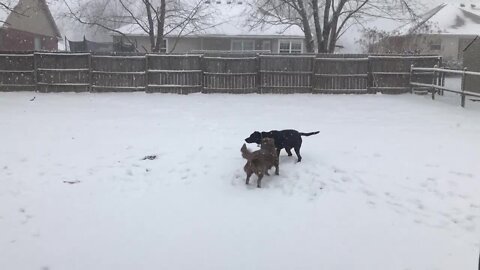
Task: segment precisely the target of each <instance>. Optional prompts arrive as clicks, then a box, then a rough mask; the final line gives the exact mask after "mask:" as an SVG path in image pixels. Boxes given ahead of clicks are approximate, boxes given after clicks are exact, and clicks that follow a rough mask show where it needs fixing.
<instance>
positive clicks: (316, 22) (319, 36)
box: [312, 0, 323, 52]
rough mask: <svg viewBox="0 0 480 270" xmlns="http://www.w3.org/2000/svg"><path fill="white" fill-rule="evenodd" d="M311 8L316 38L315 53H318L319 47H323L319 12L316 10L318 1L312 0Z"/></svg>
mask: <svg viewBox="0 0 480 270" xmlns="http://www.w3.org/2000/svg"><path fill="white" fill-rule="evenodd" d="M312 7H313V21H314V25H315V35H316V36H317V52H321V51H320V46H323V41H322V28H321V26H320V16H319V14H320V11H319V10H318V0H312Z"/></svg>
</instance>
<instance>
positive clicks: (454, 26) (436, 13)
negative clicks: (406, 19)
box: [398, 3, 480, 35]
mask: <svg viewBox="0 0 480 270" xmlns="http://www.w3.org/2000/svg"><path fill="white" fill-rule="evenodd" d="M479 7H480V6H479ZM423 17H424V21H425V20H426V21H428V23H429V25H431V27H432V31H433V33H442V34H455V35H478V34H480V30H479V28H480V14H478V12H477V11H476V10H475V9H472V8H471V6H465V7H461V6H460V5H459V4H453V3H452V4H441V5H439V6H437V7H435V8H434V9H432V10H431V11H429V12H427V13H425V14H424V15H423ZM422 23H423V21H422ZM415 30H416V25H413V26H412V24H407V25H405V26H403V27H401V28H400V29H399V30H398V31H399V32H400V33H405V34H406V33H409V32H411V31H415Z"/></svg>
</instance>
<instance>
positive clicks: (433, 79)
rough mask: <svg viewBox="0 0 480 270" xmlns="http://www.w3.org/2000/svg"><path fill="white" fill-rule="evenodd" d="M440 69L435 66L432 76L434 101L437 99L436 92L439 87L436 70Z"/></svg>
mask: <svg viewBox="0 0 480 270" xmlns="http://www.w3.org/2000/svg"><path fill="white" fill-rule="evenodd" d="M437 68H438V65H435V66H433V75H432V100H434V99H435V92H436V91H437V88H436V87H435V86H436V85H437V76H436V75H437V72H436V69H437Z"/></svg>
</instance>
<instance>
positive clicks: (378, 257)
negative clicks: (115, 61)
mask: <svg viewBox="0 0 480 270" xmlns="http://www.w3.org/2000/svg"><path fill="white" fill-rule="evenodd" d="M34 96H36V98H35V99H34V100H33V101H31V99H32V98H33V97H34ZM457 97H458V96H453V97H449V96H446V97H439V98H437V100H435V101H432V100H430V96H416V95H408V94H407V95H400V96H389V95H363V96H361V95H341V96H334V95H202V94H194V95H189V96H179V95H162V94H158V95H157V94H143V93H137V94H132V93H128V94H67V93H65V94H38V93H28V92H24V93H0V142H1V152H0V254H1V255H0V269H16V270H23V269H25V270H26V269H39V270H40V269H43V270H45V269H49V270H55V269H79V270H80V269H98V270H103V269H116V270H120V269H125V270H127V269H128V270H129V269H197V270H198V269H208V270H212V269H239V270H240V269H339V270H343V269H365V270H372V269H379V270H380V269H389V270H391V269H399V270H407V269H410V270H413V269H422V270H424V269H445V270H447V269H448V270H450V269H476V267H477V264H478V254H479V249H480V246H479V243H480V237H479V233H480V196H479V191H480V166H479V164H480V140H479V134H480V104H478V103H472V102H470V103H468V104H467V108H466V109H462V108H461V107H460V106H459V98H457ZM285 128H295V129H298V130H300V131H303V132H310V131H315V130H320V131H321V133H320V134H319V135H315V136H311V137H304V143H303V146H302V155H303V161H302V162H301V163H298V164H296V163H295V160H296V159H295V158H294V157H287V156H286V154H285V152H282V155H281V159H280V176H270V177H266V178H264V180H263V188H262V189H257V188H255V183H256V177H253V182H252V183H251V184H250V185H249V186H246V185H245V183H244V177H245V174H244V172H243V170H242V168H243V165H244V160H243V159H242V158H241V155H240V147H241V146H242V144H243V139H244V138H246V137H247V136H248V135H249V134H250V133H251V132H252V131H254V130H270V129H285ZM249 148H250V149H255V148H256V146H255V145H249ZM147 155H156V156H157V158H156V159H154V160H142V159H143V158H144V157H145V156H147Z"/></svg>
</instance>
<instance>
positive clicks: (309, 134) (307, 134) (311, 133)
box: [300, 131, 320, 136]
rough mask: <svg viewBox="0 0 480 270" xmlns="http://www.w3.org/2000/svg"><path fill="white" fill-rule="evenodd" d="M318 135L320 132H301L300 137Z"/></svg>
mask: <svg viewBox="0 0 480 270" xmlns="http://www.w3.org/2000/svg"><path fill="white" fill-rule="evenodd" d="M318 133H320V131H315V132H310V133H302V132H300V135H302V136H312V135H315V134H318Z"/></svg>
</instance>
